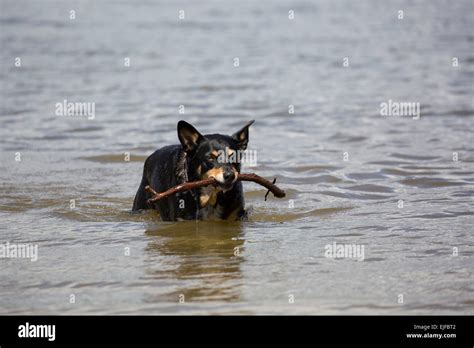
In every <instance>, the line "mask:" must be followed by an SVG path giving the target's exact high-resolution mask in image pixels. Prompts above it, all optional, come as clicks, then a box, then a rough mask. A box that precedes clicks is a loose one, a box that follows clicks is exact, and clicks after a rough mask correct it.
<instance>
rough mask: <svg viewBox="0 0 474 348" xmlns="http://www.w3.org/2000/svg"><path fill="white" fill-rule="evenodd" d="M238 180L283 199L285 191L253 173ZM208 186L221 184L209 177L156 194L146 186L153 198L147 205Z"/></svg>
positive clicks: (242, 175) (241, 176)
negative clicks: (263, 188) (252, 184)
mask: <svg viewBox="0 0 474 348" xmlns="http://www.w3.org/2000/svg"><path fill="white" fill-rule="evenodd" d="M239 180H240V181H252V182H255V183H257V184H259V185H262V186H263V187H265V188H267V189H268V191H269V192H271V193H273V195H274V196H275V197H277V198H283V197H285V196H286V193H285V191H283V190H282V189H280V188H279V187H278V186H276V185H275V184H274V183H275V180H274V181H273V183H272V182H270V181H268V180H267V179H265V178H262V177H261V176H259V175H257V174H254V173H251V174H239V175H238V176H237V179H236V181H239ZM209 185H219V186H220V185H221V184H220V183H219V182H218V181H217V180H216V179H215V178H213V177H210V178H207V179H204V180H199V181H190V182H185V183H183V184H180V185H176V186H174V187H172V188H170V189H169V190H166V191H164V192H160V193H158V192H156V191H155V190H154V189H153V188H151V187H150V186H146V187H145V190H147V191H148V192H150V193H151V194H153V197H151V198H150V199H148V203H153V202H157V201H159V200H160V199H163V198H166V197H169V196H171V195H173V194H175V193H179V192H184V191H189V190H193V189H196V188H199V187H205V186H209ZM267 194H268V192H267ZM266 196H267V195H265V198H266Z"/></svg>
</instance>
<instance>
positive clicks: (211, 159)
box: [207, 153, 217, 162]
mask: <svg viewBox="0 0 474 348" xmlns="http://www.w3.org/2000/svg"><path fill="white" fill-rule="evenodd" d="M207 160H208V161H211V162H214V161H215V160H217V157H216V155H214V154H212V153H211V154H210V155H208V156H207Z"/></svg>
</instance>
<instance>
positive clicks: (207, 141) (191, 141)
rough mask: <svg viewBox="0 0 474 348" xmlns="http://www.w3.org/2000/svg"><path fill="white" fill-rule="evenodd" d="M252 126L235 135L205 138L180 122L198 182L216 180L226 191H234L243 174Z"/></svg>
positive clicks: (179, 134)
mask: <svg viewBox="0 0 474 348" xmlns="http://www.w3.org/2000/svg"><path fill="white" fill-rule="evenodd" d="M253 122H254V121H250V122H248V123H247V124H246V125H245V126H244V127H243V128H241V129H240V130H239V131H237V132H235V133H234V134H233V135H231V136H228V135H222V134H208V135H202V134H201V133H199V132H198V131H197V130H196V128H194V127H193V126H192V125H190V124H189V123H187V122H185V121H179V122H178V138H179V141H180V142H181V145H182V146H183V150H184V151H185V152H186V156H187V157H188V158H189V168H188V170H189V172H190V174H191V176H193V177H194V179H195V180H202V179H206V178H209V177H213V178H215V179H216V181H217V182H218V184H219V188H220V189H222V190H223V191H228V190H230V189H232V187H233V185H234V183H235V182H236V180H237V174H238V173H240V162H241V158H242V153H243V151H245V149H246V148H247V144H248V141H249V127H250V126H251V125H252V123H253Z"/></svg>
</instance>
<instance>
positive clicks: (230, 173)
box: [224, 171, 235, 182]
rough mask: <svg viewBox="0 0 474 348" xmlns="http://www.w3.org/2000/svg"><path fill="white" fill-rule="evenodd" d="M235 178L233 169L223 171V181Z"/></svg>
mask: <svg viewBox="0 0 474 348" xmlns="http://www.w3.org/2000/svg"><path fill="white" fill-rule="evenodd" d="M234 179H235V174H234V172H233V171H228V172H225V173H224V181H226V182H229V181H233V180H234Z"/></svg>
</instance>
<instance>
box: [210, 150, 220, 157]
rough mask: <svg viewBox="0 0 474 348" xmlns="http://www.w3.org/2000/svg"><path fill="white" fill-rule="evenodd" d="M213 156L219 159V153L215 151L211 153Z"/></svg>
mask: <svg viewBox="0 0 474 348" xmlns="http://www.w3.org/2000/svg"><path fill="white" fill-rule="evenodd" d="M211 155H213V156H214V157H216V158H217V157H219V151H216V150H214V151H212V152H211Z"/></svg>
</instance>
